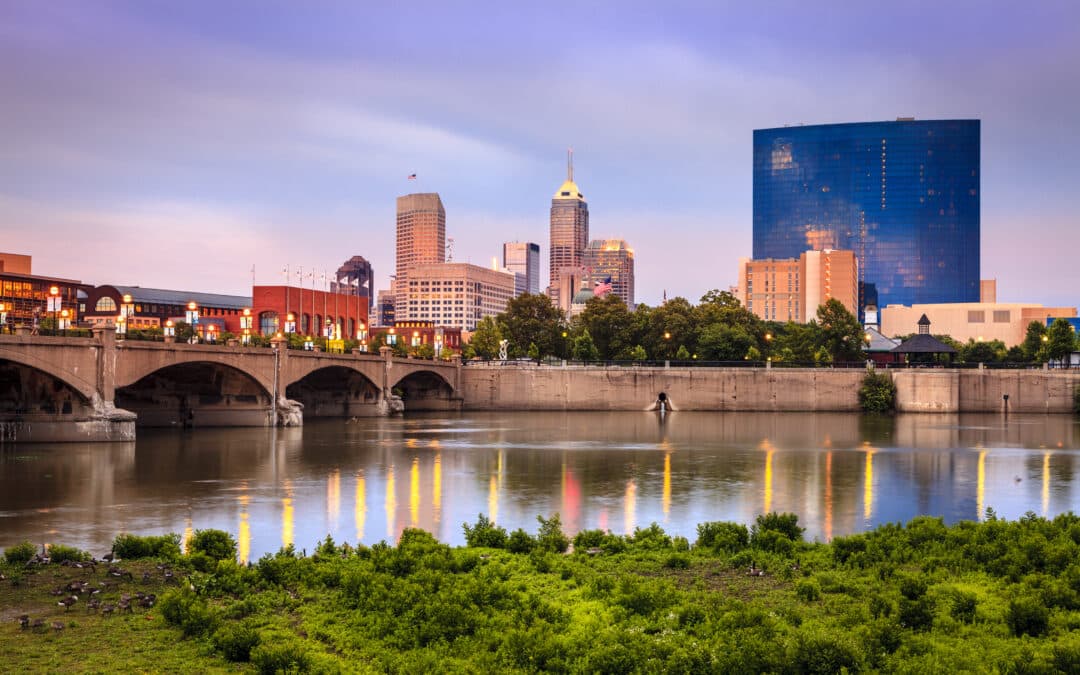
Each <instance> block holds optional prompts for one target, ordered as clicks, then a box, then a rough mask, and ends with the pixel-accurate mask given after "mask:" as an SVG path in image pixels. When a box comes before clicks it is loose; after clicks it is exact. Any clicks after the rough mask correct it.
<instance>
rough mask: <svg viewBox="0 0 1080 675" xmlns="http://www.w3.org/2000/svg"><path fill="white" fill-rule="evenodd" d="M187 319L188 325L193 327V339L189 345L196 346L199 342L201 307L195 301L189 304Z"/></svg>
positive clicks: (189, 341)
mask: <svg viewBox="0 0 1080 675" xmlns="http://www.w3.org/2000/svg"><path fill="white" fill-rule="evenodd" d="M186 318H187V323H188V325H189V326H191V338H190V339H189V340H188V343H189V344H195V343H196V342H198V341H199V330H198V327H199V305H198V304H197V303H196V302H195V301H194V300H192V301H191V302H189V303H188V304H187V312H186Z"/></svg>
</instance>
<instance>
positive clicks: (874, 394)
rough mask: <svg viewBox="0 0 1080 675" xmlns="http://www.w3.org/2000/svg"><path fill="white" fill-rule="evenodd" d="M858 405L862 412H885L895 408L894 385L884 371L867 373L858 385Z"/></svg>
mask: <svg viewBox="0 0 1080 675" xmlns="http://www.w3.org/2000/svg"><path fill="white" fill-rule="evenodd" d="M859 407H861V408H862V409H863V411H864V412H872V413H887V412H892V411H893V409H895V408H896V385H895V384H893V381H892V378H891V377H889V376H888V375H886V374H885V373H867V374H866V377H864V378H863V381H862V386H861V387H859Z"/></svg>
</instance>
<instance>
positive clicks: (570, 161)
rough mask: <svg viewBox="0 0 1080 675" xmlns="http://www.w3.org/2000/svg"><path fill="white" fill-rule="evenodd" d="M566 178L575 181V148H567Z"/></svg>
mask: <svg viewBox="0 0 1080 675" xmlns="http://www.w3.org/2000/svg"><path fill="white" fill-rule="evenodd" d="M566 180H568V181H570V182H571V183H572V182H574V148H572V147H571V148H567V149H566Z"/></svg>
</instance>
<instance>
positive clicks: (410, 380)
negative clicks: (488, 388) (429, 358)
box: [391, 367, 461, 411]
mask: <svg viewBox="0 0 1080 675" xmlns="http://www.w3.org/2000/svg"><path fill="white" fill-rule="evenodd" d="M391 389H392V390H393V392H394V393H396V394H397V395H399V396H401V399H402V401H403V402H404V403H405V410H406V411H413V410H457V409H459V408H460V407H461V400H460V398H458V397H457V396H456V392H455V391H454V385H453V384H452V383H451V382H450V381H449V380H447V379H446V377H445V376H444V375H443V374H442V373H439V372H437V371H435V370H431V369H427V368H423V367H418V368H415V369H411V370H409V371H408V372H406V373H405V374H404V375H402V376H401V377H398V378H397V379H396V381H394V383H393V384H392V385H391Z"/></svg>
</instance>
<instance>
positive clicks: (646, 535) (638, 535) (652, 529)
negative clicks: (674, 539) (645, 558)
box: [630, 523, 671, 551]
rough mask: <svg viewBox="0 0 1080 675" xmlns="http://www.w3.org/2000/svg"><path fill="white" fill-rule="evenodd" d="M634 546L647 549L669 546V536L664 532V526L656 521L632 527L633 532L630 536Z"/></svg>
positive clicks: (653, 549) (652, 549)
mask: <svg viewBox="0 0 1080 675" xmlns="http://www.w3.org/2000/svg"><path fill="white" fill-rule="evenodd" d="M630 541H631V543H632V544H633V546H634V548H643V549H647V550H649V551H655V550H659V549H666V548H671V537H669V536H668V534H667V533H666V532H664V528H662V527H660V526H659V525H657V524H656V523H650V524H649V526H648V527H645V528H642V527H637V528H634V534H633V536H632V537H630Z"/></svg>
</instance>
